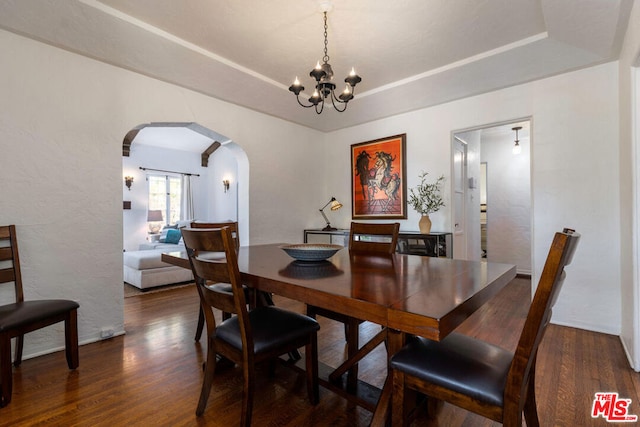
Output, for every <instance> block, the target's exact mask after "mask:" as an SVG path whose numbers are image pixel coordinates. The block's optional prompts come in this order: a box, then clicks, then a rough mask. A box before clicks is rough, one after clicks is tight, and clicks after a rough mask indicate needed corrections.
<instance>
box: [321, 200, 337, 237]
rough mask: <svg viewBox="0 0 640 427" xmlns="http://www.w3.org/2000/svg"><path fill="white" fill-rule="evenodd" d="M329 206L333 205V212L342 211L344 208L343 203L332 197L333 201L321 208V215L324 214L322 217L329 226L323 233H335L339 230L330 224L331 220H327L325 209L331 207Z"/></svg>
mask: <svg viewBox="0 0 640 427" xmlns="http://www.w3.org/2000/svg"><path fill="white" fill-rule="evenodd" d="M329 204H331V210H332V211H337V210H338V209H340V208H341V207H342V203H340V202H339V201H337V200H336V198H335V197H332V198H331V200H329V201H328V202H327V204H326V205H324V206H323V207H322V208H320V213H321V214H322V217H323V218H324V220H325V221H326V223H327V226H326V227H325V228H323V229H322V231H335V230H337V228H335V227H332V226H331V223H330V222H329V218H327V215H325V213H324V208H326V207H327V206H329Z"/></svg>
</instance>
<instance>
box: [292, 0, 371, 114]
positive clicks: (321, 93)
mask: <svg viewBox="0 0 640 427" xmlns="http://www.w3.org/2000/svg"><path fill="white" fill-rule="evenodd" d="M321 8H322V9H321V10H322V13H323V15H324V56H323V57H322V64H320V61H318V63H317V64H316V67H315V68H314V69H313V70H311V72H310V73H309V75H310V76H311V77H313V78H314V79H315V81H316V86H315V91H314V92H313V95H311V97H310V98H309V102H310V103H311V104H309V105H305V104H303V103H302V102H301V101H300V92H302V91H303V90H304V86H302V84H301V83H300V80H298V77H296V79H295V81H294V82H293V84H292V85H291V86H289V90H290V91H291V92H293V93H294V94H295V95H296V99H297V100H298V104H300V105H301V106H303V107H304V108H311V107H315V110H316V113H318V114H321V113H322V110H323V109H324V101H325V99H326V98H330V99H331V104H332V105H333V108H335V110H336V111H338V112H340V113H342V112H343V111H345V110H346V109H347V103H348V102H349V101H351V100H352V99H353V92H354V90H355V87H356V85H357V84H358V83H360V82H361V81H362V78H361V77H360V76H359V75H357V74H356V71H355V69H353V68H352V69H351V73H349V75H348V76H347V78H345V79H344V81H345V82H346V83H347V85H346V87H345V89H344V91H343V92H342V93H341V94H340V95H336V94H335V89H336V85H335V84H334V83H333V82H332V81H331V80H332V79H333V69H332V68H331V64H329V54H328V53H327V45H328V42H327V12H328V11H329V10H330V9H331V4H330V2H322V3H321Z"/></svg>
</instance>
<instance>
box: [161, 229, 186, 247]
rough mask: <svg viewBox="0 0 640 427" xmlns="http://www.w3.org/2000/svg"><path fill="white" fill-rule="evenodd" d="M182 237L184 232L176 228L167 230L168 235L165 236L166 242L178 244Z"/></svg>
mask: <svg viewBox="0 0 640 427" xmlns="http://www.w3.org/2000/svg"><path fill="white" fill-rule="evenodd" d="M181 237H182V233H181V232H180V230H175V229H173V228H171V229H169V230H167V237H166V238H165V240H164V241H165V243H173V244H177V243H178V242H179V241H180V238H181Z"/></svg>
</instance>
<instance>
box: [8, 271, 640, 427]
mask: <svg viewBox="0 0 640 427" xmlns="http://www.w3.org/2000/svg"><path fill="white" fill-rule="evenodd" d="M529 293H530V283H529V281H528V280H524V279H516V280H514V281H513V282H512V283H510V284H509V285H508V286H507V287H506V288H505V289H504V290H503V291H502V292H501V293H500V294H499V295H498V296H497V297H496V298H495V299H494V300H493V301H491V302H490V303H489V304H487V305H485V306H484V307H482V308H481V309H480V310H479V311H477V312H476V313H475V314H474V315H473V317H472V318H470V319H468V321H467V322H465V324H463V325H462V326H461V328H460V329H461V330H462V331H463V332H464V333H467V334H470V335H473V336H477V337H480V338H482V339H486V340H488V341H491V342H493V343H496V344H499V345H501V346H504V347H505V348H513V347H515V345H516V342H517V338H518V335H517V334H518V332H519V329H520V327H521V325H522V322H523V319H524V317H525V315H526V311H527V308H528V301H529ZM276 304H278V305H280V306H284V307H287V308H289V309H293V310H299V311H303V309H304V307H303V306H302V304H300V303H297V302H294V301H289V300H285V299H283V298H278V297H276ZM197 308H198V297H197V294H196V291H195V289H194V288H193V287H183V288H180V289H175V290H167V291H164V292H158V293H153V294H148V295H141V296H135V297H131V298H126V299H125V320H126V331H127V334H126V335H125V336H121V337H116V338H112V339H109V340H106V341H102V342H99V343H94V344H89V345H85V346H82V347H81V348H80V368H79V369H78V370H77V371H69V370H68V369H67V364H66V362H65V360H64V353H63V352H58V353H55V354H51V355H47V356H41V357H37V358H34V359H30V360H26V361H24V362H23V364H22V366H21V367H20V368H19V369H15V370H14V391H13V400H12V402H11V403H10V404H9V405H8V406H7V407H5V408H2V409H0V425H2V426H5V425H11V426H16V425H20V426H22V425H47V426H76V425H77V426H122V425H129V426H198V425H208V426H225V427H226V426H232V425H236V423H237V422H238V416H239V413H240V400H241V387H242V375H241V373H240V372H239V371H238V370H237V369H234V368H230V369H226V370H223V371H222V372H220V374H219V375H218V376H217V378H216V383H215V386H214V389H213V390H212V392H211V397H210V399H209V404H208V406H207V410H206V413H205V414H204V416H202V417H201V418H197V417H196V416H195V408H196V404H197V399H198V396H199V393H200V386H201V379H202V362H203V358H204V354H205V352H206V349H205V344H204V341H203V343H202V344H200V343H196V342H194V340H193V336H194V332H195V327H196V318H197ZM320 322H321V327H322V329H321V330H320V333H319V352H320V353H319V354H320V360H321V361H322V362H324V363H327V364H329V365H332V366H337V364H338V363H339V361H340V360H341V358H342V357H344V353H345V348H344V340H343V329H342V325H341V324H338V323H335V322H332V321H329V320H325V319H322V318H320ZM361 330H362V333H361V339H362V340H363V342H364V341H365V340H367V339H368V337H369V336H371V335H373V334H374V333H375V332H377V331H379V326H378V325H373V324H364V325H363V326H362V329H361ZM27 339H28V338H27ZM385 359H386V353H385V350H384V346H381V347H379V348H377V349H376V350H375V351H374V352H373V353H372V354H371V355H369V356H368V357H367V358H366V359H365V360H364V361H363V362H362V363H361V367H360V378H361V379H363V380H365V381H367V382H370V383H372V384H375V385H377V386H381V385H382V383H383V381H384V378H385V375H386V367H385ZM639 375H640V374H638V373H636V372H634V371H633V370H631V369H630V368H629V365H628V363H627V360H626V358H625V356H624V352H623V349H622V346H621V344H620V341H619V338H618V337H615V336H610V335H604V334H598V333H593V332H587V331H583V330H578V329H572V328H567V327H560V326H556V325H551V326H550V327H549V328H548V330H547V334H546V337H545V338H544V341H543V343H542V346H541V350H540V352H539V356H538V375H537V378H536V380H537V397H538V412H539V414H540V421H541V425H543V426H591V425H593V426H603V425H608V424H607V423H606V422H605V420H604V419H602V418H600V419H592V418H591V416H590V411H591V405H592V402H593V397H594V393H595V392H599V391H616V392H618V393H619V394H620V396H621V397H624V398H629V399H632V403H631V406H630V412H631V413H632V414H637V415H640V377H639ZM256 389H257V393H256V397H255V405H254V417H253V424H254V425H255V426H265V425H268V426H366V425H368V423H369V422H370V419H371V413H370V412H368V411H367V410H365V409H362V408H359V407H357V406H354V405H352V404H350V403H348V402H347V401H346V400H345V399H343V398H341V397H339V396H337V395H335V394H334V393H332V392H330V391H328V390H326V389H324V388H321V389H320V393H321V395H320V397H321V400H320V403H319V404H318V405H317V406H315V407H314V406H312V405H310V404H309V403H308V401H307V399H306V389H305V382H304V375H301V374H299V373H297V372H296V371H294V370H292V369H289V368H287V367H284V366H281V367H278V369H277V371H276V376H275V378H269V376H268V373H267V370H266V369H264V370H261V372H260V375H259V376H258V378H257V387H256ZM414 425H416V426H474V427H475V426H491V425H495V423H491V422H488V421H486V420H484V419H482V418H480V417H477V416H475V415H472V414H469V413H467V412H465V411H462V410H459V409H456V408H455V407H452V406H449V405H444V407H443V408H442V409H441V411H440V413H439V414H438V417H437V418H436V419H434V420H429V419H426V418H422V419H418V420H417V421H416V422H415V423H414Z"/></svg>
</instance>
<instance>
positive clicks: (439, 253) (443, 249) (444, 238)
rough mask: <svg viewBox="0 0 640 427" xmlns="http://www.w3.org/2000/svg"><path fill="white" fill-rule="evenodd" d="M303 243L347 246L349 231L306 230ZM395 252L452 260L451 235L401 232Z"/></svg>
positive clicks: (446, 233)
mask: <svg viewBox="0 0 640 427" xmlns="http://www.w3.org/2000/svg"><path fill="white" fill-rule="evenodd" d="M304 243H332V244H337V245H342V246H348V245H349V230H347V229H338V230H333V231H324V230H320V229H307V230H304ZM396 251H397V252H398V253H399V254H409V255H422V256H431V257H441V258H452V257H453V243H452V234H451V233H449V232H433V233H429V234H421V233H420V232H419V231H401V232H400V233H399V234H398V247H397V249H396Z"/></svg>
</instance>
